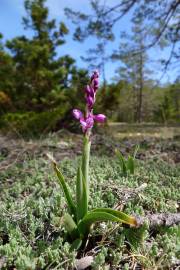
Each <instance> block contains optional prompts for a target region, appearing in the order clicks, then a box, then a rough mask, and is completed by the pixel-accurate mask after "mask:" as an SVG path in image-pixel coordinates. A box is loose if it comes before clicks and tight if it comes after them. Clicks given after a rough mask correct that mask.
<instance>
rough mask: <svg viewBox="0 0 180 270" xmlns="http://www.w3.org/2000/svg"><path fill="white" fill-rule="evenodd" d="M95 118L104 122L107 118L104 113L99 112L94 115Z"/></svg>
mask: <svg viewBox="0 0 180 270" xmlns="http://www.w3.org/2000/svg"><path fill="white" fill-rule="evenodd" d="M93 118H94V120H95V121H97V122H99V123H103V122H104V121H105V120H106V116H105V115H104V114H97V115H94V116H93Z"/></svg>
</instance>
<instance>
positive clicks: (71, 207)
mask: <svg viewBox="0 0 180 270" xmlns="http://www.w3.org/2000/svg"><path fill="white" fill-rule="evenodd" d="M47 156H48V158H49V159H50V160H51V162H52V164H53V167H54V170H55V172H56V174H57V177H58V179H59V183H60V186H61V188H62V190H63V192H64V195H65V198H66V201H67V204H68V207H69V210H70V214H71V215H73V216H74V217H76V207H75V204H74V202H73V199H72V196H71V193H70V192H69V187H68V185H67V184H66V182H65V179H64V176H63V174H62V173H61V171H60V170H59V169H58V167H57V163H56V161H55V160H54V158H53V157H52V156H51V155H49V154H48V155H47Z"/></svg>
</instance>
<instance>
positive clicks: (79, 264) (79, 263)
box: [76, 256, 93, 270]
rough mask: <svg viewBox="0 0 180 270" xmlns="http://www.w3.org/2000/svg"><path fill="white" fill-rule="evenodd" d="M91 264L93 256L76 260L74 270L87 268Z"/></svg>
mask: <svg viewBox="0 0 180 270" xmlns="http://www.w3.org/2000/svg"><path fill="white" fill-rule="evenodd" d="M92 262H93V256H86V257H84V258H81V259H79V260H76V269H77V270H83V269H86V268H87V267H89V266H90V265H91V264H92Z"/></svg>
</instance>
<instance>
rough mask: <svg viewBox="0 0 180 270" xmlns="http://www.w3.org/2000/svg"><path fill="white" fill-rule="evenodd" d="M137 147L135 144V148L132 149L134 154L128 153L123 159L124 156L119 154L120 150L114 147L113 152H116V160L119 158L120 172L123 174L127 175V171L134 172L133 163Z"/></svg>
mask: <svg viewBox="0 0 180 270" xmlns="http://www.w3.org/2000/svg"><path fill="white" fill-rule="evenodd" d="M138 148H139V146H136V148H135V150H134V155H133V156H131V155H129V156H128V158H127V159H125V157H124V156H123V155H122V154H121V152H120V151H118V150H117V149H116V151H115V152H116V155H117V157H118V160H119V164H120V167H121V172H122V174H123V175H124V176H127V175H128V173H130V174H134V172H135V167H136V166H135V163H136V160H135V157H136V154H137V151H138Z"/></svg>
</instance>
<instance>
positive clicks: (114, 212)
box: [92, 208, 137, 226]
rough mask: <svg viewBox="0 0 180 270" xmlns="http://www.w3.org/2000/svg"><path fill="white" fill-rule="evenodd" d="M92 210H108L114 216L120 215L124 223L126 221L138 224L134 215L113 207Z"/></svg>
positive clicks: (133, 224)
mask: <svg viewBox="0 0 180 270" xmlns="http://www.w3.org/2000/svg"><path fill="white" fill-rule="evenodd" d="M92 212H106V213H109V214H111V215H113V216H116V217H118V218H119V219H120V220H121V222H122V223H126V224H129V225H132V226H136V225H137V221H136V219H135V218H134V217H132V216H129V215H127V214H125V213H123V212H121V211H117V210H114V209H111V208H96V209H93V210H92Z"/></svg>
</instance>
